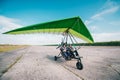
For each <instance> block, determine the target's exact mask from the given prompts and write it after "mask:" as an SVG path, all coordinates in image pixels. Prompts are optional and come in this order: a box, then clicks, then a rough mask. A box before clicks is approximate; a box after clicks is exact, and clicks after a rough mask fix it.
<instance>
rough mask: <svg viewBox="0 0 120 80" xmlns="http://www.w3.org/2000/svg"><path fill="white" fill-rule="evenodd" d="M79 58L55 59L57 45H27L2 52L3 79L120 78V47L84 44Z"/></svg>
mask: <svg viewBox="0 0 120 80" xmlns="http://www.w3.org/2000/svg"><path fill="white" fill-rule="evenodd" d="M78 52H79V55H80V56H83V58H82V63H83V67H84V68H83V70H78V69H77V68H76V62H77V61H76V60H71V61H65V60H64V59H63V58H60V59H58V61H54V56H55V55H58V54H59V49H56V46H27V47H24V48H21V49H17V50H13V51H9V52H2V53H0V80H120V46H118V47H117V46H82V47H81V49H79V50H78Z"/></svg>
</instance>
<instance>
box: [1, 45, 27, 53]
mask: <svg viewBox="0 0 120 80" xmlns="http://www.w3.org/2000/svg"><path fill="white" fill-rule="evenodd" d="M22 47H25V46H24V45H0V52H8V51H12V50H16V49H19V48H22Z"/></svg>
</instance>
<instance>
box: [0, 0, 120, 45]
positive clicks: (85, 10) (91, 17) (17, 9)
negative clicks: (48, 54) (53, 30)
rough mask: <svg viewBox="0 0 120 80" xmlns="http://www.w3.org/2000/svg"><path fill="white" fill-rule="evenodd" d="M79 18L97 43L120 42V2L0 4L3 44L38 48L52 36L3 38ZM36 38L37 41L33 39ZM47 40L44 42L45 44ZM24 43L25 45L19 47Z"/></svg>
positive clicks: (20, 0) (11, 0)
mask: <svg viewBox="0 0 120 80" xmlns="http://www.w3.org/2000/svg"><path fill="white" fill-rule="evenodd" d="M74 16H80V17H81V19H82V20H83V22H84V23H85V24H86V26H87V28H88V29H89V30H90V32H91V34H92V35H93V38H94V40H95V42H100V41H119V40H120V37H119V36H120V0H0V38H1V40H0V43H1V44H25V43H26V44H39V43H41V42H42V43H43V42H44V41H45V37H50V38H49V42H48V41H47V40H48V39H47V40H46V42H44V43H57V42H58V41H60V40H59V38H60V37H58V38H57V36H56V38H54V40H52V39H51V35H48V34H42V35H41V36H39V35H38V34H34V35H3V34H2V33H3V32H5V31H8V30H11V29H15V28H19V27H23V26H27V25H33V24H36V23H42V22H46V21H53V20H59V19H63V18H70V17H74ZM31 37H32V38H31ZM33 38H34V39H33ZM43 39H44V41H43ZM20 42H22V43H20Z"/></svg>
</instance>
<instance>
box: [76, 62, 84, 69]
mask: <svg viewBox="0 0 120 80" xmlns="http://www.w3.org/2000/svg"><path fill="white" fill-rule="evenodd" d="M76 67H77V69H79V70H82V69H83V64H82V63H81V62H77V63H76Z"/></svg>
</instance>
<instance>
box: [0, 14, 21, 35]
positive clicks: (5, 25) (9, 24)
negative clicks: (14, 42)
mask: <svg viewBox="0 0 120 80" xmlns="http://www.w3.org/2000/svg"><path fill="white" fill-rule="evenodd" d="M17 21H18V20H17V19H13V18H8V17H6V16H2V15H0V33H3V32H6V31H8V30H12V29H15V28H19V27H21V26H22V25H19V24H17V23H16V22H17Z"/></svg>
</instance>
